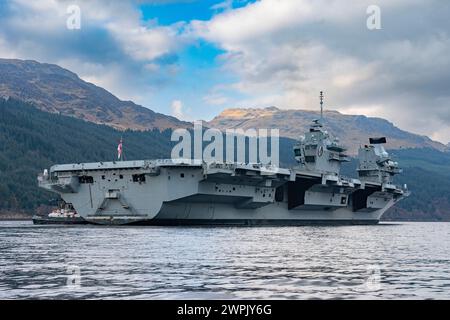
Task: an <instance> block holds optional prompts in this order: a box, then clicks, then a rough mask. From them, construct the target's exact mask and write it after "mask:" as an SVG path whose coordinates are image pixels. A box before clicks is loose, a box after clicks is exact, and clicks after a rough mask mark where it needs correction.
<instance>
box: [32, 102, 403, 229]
mask: <svg viewBox="0 0 450 320" xmlns="http://www.w3.org/2000/svg"><path fill="white" fill-rule="evenodd" d="M321 102H322V100H321ZM385 142H386V139H385V138H371V139H370V144H368V145H365V146H362V147H361V148H360V150H359V154H358V158H359V166H358V170H357V177H358V178H347V177H344V176H342V175H341V174H340V168H341V164H342V163H343V162H346V161H349V159H348V156H347V155H346V154H345V148H344V147H343V146H341V145H340V144H339V141H338V139H336V138H334V137H333V136H332V135H331V134H330V133H328V132H327V130H325V129H324V127H323V121H322V117H321V119H320V120H315V121H313V123H312V124H311V126H310V128H309V131H308V132H306V133H305V135H304V136H303V137H301V138H300V140H299V142H298V144H297V145H296V146H295V147H294V154H293V156H294V157H295V159H296V161H297V165H296V166H294V167H292V168H289V169H283V168H278V167H274V166H272V165H263V164H259V163H258V164H246V163H225V162H204V161H196V160H189V161H188V160H170V159H169V160H164V159H161V160H139V161H116V162H95V163H77V164H62V165H55V166H53V167H51V168H50V170H45V171H44V173H43V174H41V175H40V176H39V177H38V181H39V186H40V187H42V188H45V189H47V190H50V191H53V192H56V193H58V194H59V195H60V196H61V197H62V199H63V200H64V201H65V202H66V203H70V204H72V205H73V207H74V208H75V210H76V212H77V213H78V214H79V215H80V216H82V217H83V218H84V219H85V220H86V221H87V222H89V223H93V224H102V225H124V224H132V225H136V224H138V225H306V224H376V223H378V222H379V220H380V218H381V216H382V215H383V213H384V212H386V210H388V209H389V208H390V207H392V206H393V205H394V204H395V203H397V202H398V201H399V200H401V199H402V198H404V197H406V196H408V195H409V191H408V190H407V189H406V186H405V187H399V186H396V185H395V184H394V182H393V177H394V175H396V174H399V173H400V172H401V169H400V168H399V166H398V163H397V162H395V161H393V160H392V159H391V157H390V156H389V154H388V153H387V152H386V150H385V149H384V147H383V144H384V143H385Z"/></svg>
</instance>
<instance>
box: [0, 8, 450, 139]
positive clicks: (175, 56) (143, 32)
mask: <svg viewBox="0 0 450 320" xmlns="http://www.w3.org/2000/svg"><path fill="white" fill-rule="evenodd" d="M371 5H376V6H377V7H376V9H377V8H378V9H379V15H374V12H376V13H378V11H373V10H374V9H373V7H369V6H371ZM73 6H75V9H76V10H78V9H79V13H80V16H79V17H80V19H79V21H80V25H79V28H78V26H77V25H75V28H74V24H73V21H75V20H76V19H75V20H74V19H73V18H74V17H75V16H74V14H75V13H76V10H75V11H74V7H73ZM76 17H78V16H76ZM449 17H450V2H449V1H441V0H427V1H425V0H422V1H418V0H368V1H366V0H360V1H352V2H351V4H350V2H349V1H346V0H260V1H245V0H184V1H183V0H178V1H176V0H166V1H164V0H153V1H151V0H149V1H145V0H130V1H114V0H110V1H106V0H70V1H69V0H37V1H29V0H0V57H1V58H18V59H32V60H37V61H39V62H46V63H56V64H58V65H60V66H62V67H64V68H67V69H69V70H71V71H73V72H75V73H77V74H78V75H79V76H80V77H81V78H82V79H84V80H86V81H89V82H92V83H94V84H96V85H99V86H101V87H104V88H105V89H107V90H109V91H111V92H112V93H113V94H115V95H116V96H118V97H119V98H120V99H123V100H132V101H134V102H136V103H138V104H141V105H143V106H145V107H148V108H150V109H152V110H155V111H157V112H162V113H165V114H171V115H174V116H176V117H178V118H180V119H182V120H188V121H192V120H196V119H203V120H210V119H212V118H213V117H214V116H216V115H217V114H218V113H220V112H221V111H222V110H224V109H226V108H263V107H269V106H276V107H278V108H280V109H307V110H317V109H318V93H319V91H324V92H325V107H326V108H328V109H333V110H338V111H340V112H342V113H346V114H364V115H367V116H376V117H382V118H385V119H388V120H389V121H391V122H393V123H394V124H395V125H397V126H399V127H400V128H402V129H405V130H408V131H411V132H414V133H418V134H422V135H427V136H429V137H431V138H432V139H435V140H438V141H441V142H443V143H446V144H447V143H448V142H450V53H449V52H450V35H449V33H450V19H449ZM378 18H379V19H378ZM374 19H375V20H374ZM68 22H69V27H68ZM368 22H369V27H368Z"/></svg>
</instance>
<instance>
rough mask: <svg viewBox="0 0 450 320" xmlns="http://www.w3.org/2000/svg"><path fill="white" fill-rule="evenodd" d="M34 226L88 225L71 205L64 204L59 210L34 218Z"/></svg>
mask: <svg viewBox="0 0 450 320" xmlns="http://www.w3.org/2000/svg"><path fill="white" fill-rule="evenodd" d="M32 219H33V223H34V224H88V222H87V221H86V220H84V219H83V217H81V216H80V215H79V214H78V213H77V212H76V211H75V209H74V208H73V206H72V204H70V203H62V204H60V205H59V207H58V209H55V210H53V211H52V212H50V213H49V214H48V215H47V216H46V217H45V216H38V215H34V216H33V218H32Z"/></svg>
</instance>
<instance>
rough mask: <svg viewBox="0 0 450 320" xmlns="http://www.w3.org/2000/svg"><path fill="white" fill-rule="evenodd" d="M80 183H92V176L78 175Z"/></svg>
mask: <svg viewBox="0 0 450 320" xmlns="http://www.w3.org/2000/svg"><path fill="white" fill-rule="evenodd" d="M78 181H79V182H80V183H94V178H93V177H92V176H81V177H78Z"/></svg>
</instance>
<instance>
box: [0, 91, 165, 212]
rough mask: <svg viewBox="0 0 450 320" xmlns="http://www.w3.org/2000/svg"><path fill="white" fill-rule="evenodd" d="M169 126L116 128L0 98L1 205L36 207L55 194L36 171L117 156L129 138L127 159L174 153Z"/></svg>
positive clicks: (3, 206) (6, 207)
mask: <svg viewBox="0 0 450 320" xmlns="http://www.w3.org/2000/svg"><path fill="white" fill-rule="evenodd" d="M170 133H171V132H170V131H169V130H167V131H163V132H160V131H159V130H156V129H155V130H153V131H123V132H122V131H117V130H114V129H113V128H111V127H109V126H105V125H97V124H94V123H91V122H86V121H83V120H79V119H75V118H73V117H66V116H61V115H57V114H51V113H46V112H42V111H39V110H38V109H36V108H34V107H32V106H30V105H28V104H25V103H22V102H19V101H16V100H12V99H9V100H4V99H0V209H9V210H22V209H24V210H32V209H34V208H36V207H37V206H38V205H39V204H41V203H47V202H48V200H49V199H50V198H51V197H55V195H54V194H50V193H48V192H46V191H43V190H41V189H39V188H37V180H36V176H37V174H38V173H39V172H40V171H41V170H42V169H43V168H48V167H50V166H51V165H53V164H55V163H72V162H85V161H100V160H102V159H103V160H114V159H115V158H116V157H117V151H116V150H117V144H118V141H119V140H120V138H121V136H123V139H124V141H125V142H124V156H125V157H126V158H127V159H138V158H161V157H162V158H165V157H168V156H169V155H170V150H171V146H170V144H169V141H170Z"/></svg>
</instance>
